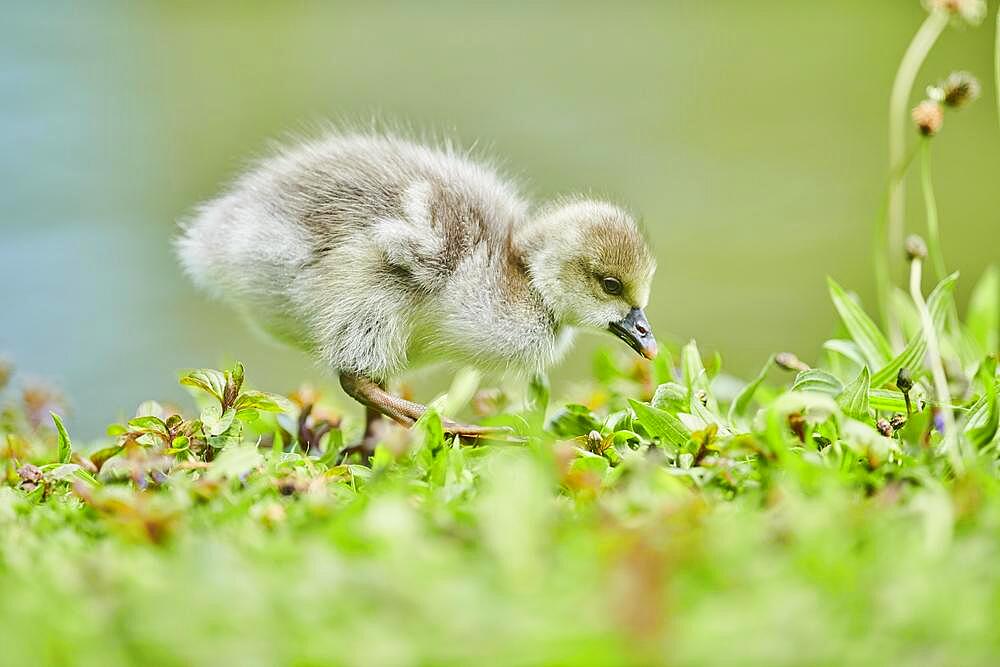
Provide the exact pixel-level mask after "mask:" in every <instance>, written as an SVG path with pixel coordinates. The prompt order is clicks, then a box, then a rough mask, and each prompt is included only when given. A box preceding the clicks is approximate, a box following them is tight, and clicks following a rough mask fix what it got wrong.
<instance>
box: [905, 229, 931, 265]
mask: <svg viewBox="0 0 1000 667" xmlns="http://www.w3.org/2000/svg"><path fill="white" fill-rule="evenodd" d="M904 248H905V250H906V258H907V259H908V260H910V261H911V262H912V261H913V260H915V259H926V258H927V244H926V243H924V240H923V239H922V238H920V237H919V236H917V235H916V234H910V235H909V236H907V237H906V243H905V244H904Z"/></svg>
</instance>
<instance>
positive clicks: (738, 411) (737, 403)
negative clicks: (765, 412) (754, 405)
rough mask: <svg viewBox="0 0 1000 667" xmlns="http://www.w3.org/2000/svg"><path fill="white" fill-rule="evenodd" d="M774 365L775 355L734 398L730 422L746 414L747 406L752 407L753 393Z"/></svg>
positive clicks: (730, 409)
mask: <svg viewBox="0 0 1000 667" xmlns="http://www.w3.org/2000/svg"><path fill="white" fill-rule="evenodd" d="M772 365H774V355H773V354H772V355H771V358H770V359H768V360H767V363H766V364H764V367H763V368H761V369H760V372H759V373H757V377H755V378H754V379H753V380H752V381H751V382H750V383H749V384H748V385H747V386H746V387H744V388H743V390H742V391H741V392H740V393H739V394H737V395H736V398H735V399H734V400H733V403H732V405H730V406H729V423H730V424H732V423H733V420H734V419H735V418H736V417H742V416H743V415H745V414H746V411H747V408H748V407H750V401H752V400H753V395H754V394H756V393H757V388H758V387H760V385H761V384H763V382H764V378H765V377H767V372H768V371H769V370H771V366H772Z"/></svg>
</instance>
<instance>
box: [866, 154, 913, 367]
mask: <svg viewBox="0 0 1000 667" xmlns="http://www.w3.org/2000/svg"><path fill="white" fill-rule="evenodd" d="M916 154H917V151H916V148H913V149H911V150H910V152H909V153H907V155H906V158H905V159H904V160H903V161H902V163H901V164H898V165H896V167H895V168H894V169H892V170H890V172H889V180H888V183H887V187H886V199H885V203H884V204H883V206H882V210H881V211H880V212H879V216H878V218H877V219H876V220H875V239H874V248H875V287H876V290H877V293H878V302H879V303H878V307H879V314H880V315H881V317H882V326H883V327H884V328H885V330H886V331H887V332H888V334H889V341H890V342H891V343H892V344H893V347H895V348H901V347H902V345H903V343H904V341H903V336H902V332H901V331H899V327H898V326H896V323H895V321H894V320H893V319H892V316H891V314H890V310H889V309H890V304H891V302H892V279H891V277H890V275H889V263H888V257H889V253H890V252H891V250H890V249H889V245H888V235H887V233H886V225H887V223H888V219H889V199H890V198H891V197H892V192H893V189H894V188H895V187H896V185H897V184H898V183H899V182H900V181H902V180H903V179H904V178H905V177H906V173H907V172H908V171H909V169H910V165H911V164H912V163H913V158H914V157H916ZM902 248H903V246H902V243H900V245H899V247H898V252H900V254H902Z"/></svg>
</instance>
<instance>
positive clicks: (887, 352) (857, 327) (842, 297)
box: [827, 278, 892, 368]
mask: <svg viewBox="0 0 1000 667" xmlns="http://www.w3.org/2000/svg"><path fill="white" fill-rule="evenodd" d="M827 282H828V284H829V288H830V298H831V299H832V300H833V305H834V307H835V308H836V309H837V313H838V314H839V315H840V319H841V320H842V321H843V322H844V326H845V327H847V331H848V333H850V334H851V338H852V339H853V340H854V342H855V343H857V345H858V347H859V348H860V349H861V353H862V354H863V355H864V357H865V360H867V362H868V364H869V365H870V366H872V367H873V368H881V367H882V366H884V365H885V364H886V363H887V362H888V361H889V359H891V358H892V348H891V347H890V346H889V341H888V340H886V338H885V336H884V335H883V334H882V332H881V331H879V328H878V327H877V326H876V325H875V322H873V321H872V319H871V318H870V317H868V315H867V314H866V313H865V311H864V310H863V309H862V308H861V306H859V305H858V303H857V302H856V301H855V300H854V299H852V298H851V297H850V296H849V295H848V294H847V292H845V291H844V289H843V288H842V287H841V286H840V285H838V284H837V282H836V281H835V280H834V279H833V278H828V279H827Z"/></svg>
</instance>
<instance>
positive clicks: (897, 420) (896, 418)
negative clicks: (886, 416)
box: [889, 412, 906, 431]
mask: <svg viewBox="0 0 1000 667" xmlns="http://www.w3.org/2000/svg"><path fill="white" fill-rule="evenodd" d="M889 426H891V427H892V430H893V431H898V430H899V429H901V428H903V427H904V426H906V415H901V414H899V413H898V412H897V413H896V414H894V415H893V416H892V419H890V420H889Z"/></svg>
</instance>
